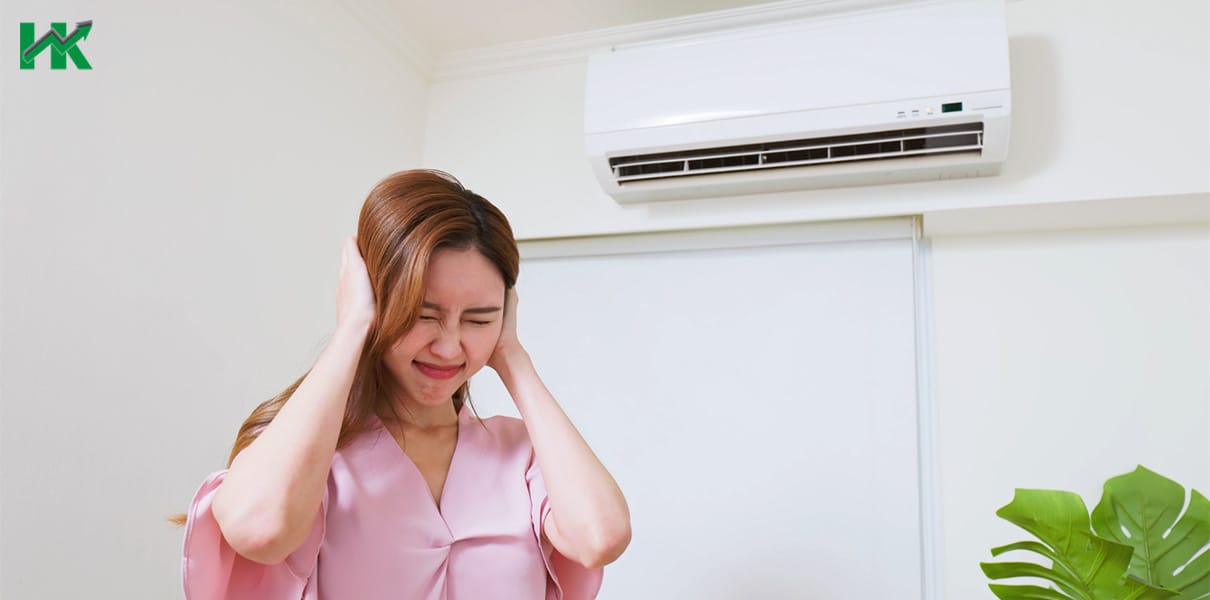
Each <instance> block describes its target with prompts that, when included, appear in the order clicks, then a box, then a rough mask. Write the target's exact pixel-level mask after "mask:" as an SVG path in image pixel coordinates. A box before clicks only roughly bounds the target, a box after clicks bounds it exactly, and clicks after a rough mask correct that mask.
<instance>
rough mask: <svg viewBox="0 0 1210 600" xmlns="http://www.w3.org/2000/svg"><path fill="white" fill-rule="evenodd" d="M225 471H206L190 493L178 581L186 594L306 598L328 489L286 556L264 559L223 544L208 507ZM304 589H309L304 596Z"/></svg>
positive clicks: (197, 599)
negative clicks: (268, 561) (274, 560)
mask: <svg viewBox="0 0 1210 600" xmlns="http://www.w3.org/2000/svg"><path fill="white" fill-rule="evenodd" d="M226 475H227V471H226V470H223V471H218V472H216V473H214V474H212V475H210V476H209V477H207V478H206V480H205V481H204V482H203V483H202V485H201V487H200V488H198V490H197V493H196V494H194V497H193V502H192V503H191V504H190V505H189V515H188V520H187V521H186V523H185V543H184V550H183V556H182V558H181V581H182V584H183V585H184V588H185V598H186V600H279V599H280V600H287V599H288V600H297V599H300V598H311V597H313V594H314V591H313V590H314V586H311V589H308V581H309V580H310V579H311V576H312V574H313V573H314V571H315V565H316V562H317V558H318V556H319V547H320V544H321V543H322V542H323V536H324V521H325V516H326V513H327V506H328V491H327V490H324V499H323V504H322V505H321V508H320V511H319V512H318V513H317V514H316V516H315V522H314V524H313V525H312V527H311V534H310V536H308V538H307V540H306V541H305V542H303V545H302V546H300V547H299V548H298V549H297V550H295V551H294V552H293V553H291V554H290V555H289V556H288V557H286V560H284V561H282V562H281V563H278V564H275V565H265V564H261V563H258V562H255V561H253V560H249V559H247V558H244V557H243V556H241V555H239V554H238V553H237V552H235V550H233V549H232V548H231V546H229V545H228V544H227V541H226V540H225V539H224V538H223V534H222V532H221V531H220V530H219V527H218V523H217V522H216V521H215V520H214V515H213V513H212V512H211V503H212V502H213V501H214V495H215V493H216V492H217V491H218V488H219V486H221V485H222V483H223V479H224V478H225V477H226ZM304 593H308V595H307V596H304V595H303V594H304Z"/></svg>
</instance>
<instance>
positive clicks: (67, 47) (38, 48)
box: [21, 20, 92, 71]
mask: <svg viewBox="0 0 1210 600" xmlns="http://www.w3.org/2000/svg"><path fill="white" fill-rule="evenodd" d="M90 31H92V21H91V20H90V21H80V22H79V23H76V30H75V31H73V32H71V35H67V23H51V24H50V31H47V32H46V33H44V34H42V37H40V38H38V39H36V40H35V39H34V33H35V30H34V24H33V23H22V24H21V68H22V69H32V68H34V59H36V58H37V57H38V55H39V54H41V53H42V51H43V50H46V49H47V48H50V49H51V53H50V68H51V69H52V70H55V71H61V70H63V69H66V68H67V59H68V58H71V62H72V63H74V64H75V65H76V68H77V69H81V70H91V69H92V65H90V64H88V59H87V58H84V52H82V51H81V50H80V46H79V44H80V42H82V41H84V38H86V37H88V32H90Z"/></svg>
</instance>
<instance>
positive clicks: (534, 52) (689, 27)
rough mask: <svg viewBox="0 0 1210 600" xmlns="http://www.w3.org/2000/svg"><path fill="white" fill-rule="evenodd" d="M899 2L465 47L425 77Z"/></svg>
mask: <svg viewBox="0 0 1210 600" xmlns="http://www.w3.org/2000/svg"><path fill="white" fill-rule="evenodd" d="M345 1H349V2H351V1H353V0H345ZM905 3H907V2H905V0H786V1H783V2H773V3H769V4H760V5H756V6H748V7H743V8H735V9H730V10H722V11H717V12H709V13H702V14H697V15H689V16H685V17H676V18H671V19H661V20H658V21H648V22H645V23H637V24H634V25H624V26H621V27H611V28H607V29H598V30H595V31H586V32H582V33H573V34H568V35H559V36H553V37H548V38H541V39H536V40H527V41H524V42H516V43H510V44H500V45H496V46H485V47H482V48H471V49H467V50H459V51H453V52H447V53H445V54H442V55H441V56H438V57H437V58H436V60H435V62H433V63H432V68H431V70H430V71H429V76H430V78H431V79H432V80H433V81H446V80H451V79H464V78H470V77H479V76H483V75H489V74H493V73H506V72H510V71H517V70H526V69H534V68H541V67H547V66H555V65H561V64H568V63H575V62H582V61H584V60H585V59H587V57H588V56H589V55H591V54H594V53H597V52H603V51H606V50H608V49H609V48H612V47H615V46H621V45H630V44H639V43H643V42H651V41H655V40H662V39H667V38H679V37H686V36H693V35H699V34H704V33H710V32H714V31H718V30H721V29H730V28H734V27H745V26H754V25H767V24H772V23H778V22H782V21H787V20H791V19H801V18H807V17H821V16H826V15H830V14H835V13H847V12H851V11H854V10H863V9H876V8H881V7H887V6H888V5H902V4H905Z"/></svg>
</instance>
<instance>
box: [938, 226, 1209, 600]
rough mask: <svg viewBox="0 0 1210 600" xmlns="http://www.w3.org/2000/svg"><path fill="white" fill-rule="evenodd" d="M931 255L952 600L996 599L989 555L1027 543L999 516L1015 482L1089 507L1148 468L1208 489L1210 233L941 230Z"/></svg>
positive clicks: (1176, 229)
mask: <svg viewBox="0 0 1210 600" xmlns="http://www.w3.org/2000/svg"><path fill="white" fill-rule="evenodd" d="M931 254H932V270H933V295H934V314H935V317H934V319H935V333H936V338H935V349H936V353H935V357H936V363H935V368H936V380H935V389H936V402H937V413H938V421H937V424H938V427H937V431H938V438H939V440H938V446H939V452H938V456H939V459H940V460H939V461H938V462H939V465H938V467H939V469H938V473H939V482H940V487H941V502H940V506H939V509H940V513H941V515H942V536H941V538H942V547H943V549H944V554H945V556H944V561H943V563H942V564H943V565H944V568H943V571H944V583H945V588H946V596H945V597H946V598H949V599H967V598H992V597H993V596H992V595H991V592H989V591H988V589H987V579H986V578H985V577H984V576H983V574H982V572H981V571H980V570H979V566H978V563H979V561H986V560H991V555H990V553H989V552H988V550H990V549H991V548H992V547H995V546H1000V545H1004V544H1008V543H1011V542H1016V541H1019V540H1023V539H1029V534H1027V533H1025V532H1023V531H1021V530H1020V529H1018V528H1016V527H1015V526H1013V525H1011V524H1009V523H1007V522H1005V521H1002V520H1000V519H999V518H998V517H996V516H995V511H996V509H998V508H999V507H1001V506H1003V505H1005V504H1008V502H1009V501H1011V500H1012V497H1013V489H1014V488H1017V487H1021V488H1043V489H1064V490H1070V491H1074V492H1077V493H1079V494H1080V495H1081V496H1083V497H1084V501H1085V503H1086V504H1087V505H1088V508H1089V510H1091V509H1092V508H1093V506H1095V505H1096V503H1097V502H1098V501H1099V500H1100V497H1101V484H1102V483H1104V481H1105V480H1106V479H1108V478H1109V477H1111V476H1114V475H1120V474H1122V473H1126V472H1128V471H1131V470H1133V469H1134V466H1135V465H1136V464H1142V465H1144V466H1146V467H1148V468H1150V469H1152V470H1154V471H1157V472H1159V473H1161V474H1163V475H1165V476H1167V477H1169V478H1172V479H1175V480H1176V481H1177V482H1179V483H1181V484H1183V485H1185V486H1186V487H1189V486H1192V487H1196V488H1197V489H1198V490H1199V491H1201V492H1202V493H1203V494H1204V493H1207V492H1210V437H1208V436H1207V432H1210V227H1208V226H1207V225H1205V224H1197V225H1186V226H1170V227H1146V228H1144V227H1140V228H1130V229H1105V230H1088V231H1065V232H1047V233H1018V234H1004V235H991V236H973V237H944V238H935V239H933V240H932V252H931ZM1014 560H1015V559H1014Z"/></svg>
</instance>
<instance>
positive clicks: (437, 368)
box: [412, 360, 462, 379]
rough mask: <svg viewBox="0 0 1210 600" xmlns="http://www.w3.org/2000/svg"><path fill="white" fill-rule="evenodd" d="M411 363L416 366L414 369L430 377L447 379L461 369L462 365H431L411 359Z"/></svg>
mask: <svg viewBox="0 0 1210 600" xmlns="http://www.w3.org/2000/svg"><path fill="white" fill-rule="evenodd" d="M412 364H413V365H415V366H416V370H418V371H420V372H421V373H423V374H424V375H425V376H426V377H429V378H432V379H449V378H451V377H453V376H455V375H457V374H458V373H460V372H461V371H462V365H450V366H441V365H431V364H428V363H423V362H420V361H418V360H414V361H412Z"/></svg>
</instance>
